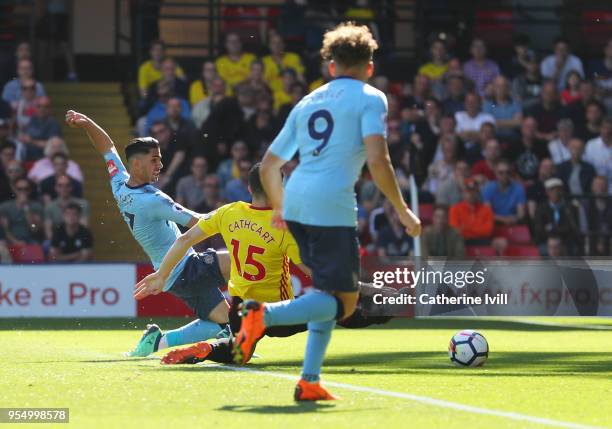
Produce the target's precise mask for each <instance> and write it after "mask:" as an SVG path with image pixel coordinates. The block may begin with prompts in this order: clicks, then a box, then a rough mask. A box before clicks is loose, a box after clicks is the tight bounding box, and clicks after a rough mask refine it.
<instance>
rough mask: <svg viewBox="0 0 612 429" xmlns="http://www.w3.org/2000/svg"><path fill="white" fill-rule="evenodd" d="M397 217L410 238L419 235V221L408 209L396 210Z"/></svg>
mask: <svg viewBox="0 0 612 429" xmlns="http://www.w3.org/2000/svg"><path fill="white" fill-rule="evenodd" d="M397 216H398V217H399V220H400V222H401V223H402V225H404V227H405V228H406V233H407V234H408V235H410V236H411V237H418V236H419V235H421V220H420V219H419V218H418V217H416V216H415V215H414V213H412V210H410V209H409V208H408V207H403V208H401V209H399V210H397Z"/></svg>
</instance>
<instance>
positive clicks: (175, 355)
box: [161, 341, 212, 365]
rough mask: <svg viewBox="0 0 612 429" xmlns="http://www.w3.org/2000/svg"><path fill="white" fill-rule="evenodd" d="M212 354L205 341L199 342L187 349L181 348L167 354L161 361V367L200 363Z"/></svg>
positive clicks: (210, 347) (209, 346)
mask: <svg viewBox="0 0 612 429" xmlns="http://www.w3.org/2000/svg"><path fill="white" fill-rule="evenodd" d="M210 352H212V346H211V345H210V344H209V343H207V342H206V341H200V342H199V343H195V344H192V345H190V346H189V347H181V348H178V349H174V350H172V351H171V352H169V353H167V354H166V356H164V357H163V358H162V360H161V363H162V365H176V364H180V363H198V362H202V361H203V360H204V359H206V357H207V356H208V355H209V354H210Z"/></svg>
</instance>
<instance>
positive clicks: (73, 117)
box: [66, 110, 89, 128]
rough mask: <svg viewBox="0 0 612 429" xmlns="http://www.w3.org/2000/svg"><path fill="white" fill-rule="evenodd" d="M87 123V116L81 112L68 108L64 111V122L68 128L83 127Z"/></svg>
mask: <svg viewBox="0 0 612 429" xmlns="http://www.w3.org/2000/svg"><path fill="white" fill-rule="evenodd" d="M88 123H89V118H88V117H87V116H85V115H83V114H82V113H79V112H75V111H74V110H68V111H67V112H66V124H68V126H69V127H70V128H83V127H84V126H85V125H87V124H88Z"/></svg>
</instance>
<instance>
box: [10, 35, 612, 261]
mask: <svg viewBox="0 0 612 429" xmlns="http://www.w3.org/2000/svg"><path fill="white" fill-rule="evenodd" d="M242 42H243V41H242V40H241V37H240V35H239V34H236V33H231V32H230V33H228V34H226V36H225V44H224V51H223V54H222V55H221V56H219V57H217V58H209V59H205V60H203V61H202V64H201V69H200V72H199V73H197V74H196V75H194V76H189V75H188V74H187V73H186V72H185V70H184V69H183V68H182V67H181V64H180V60H178V59H176V58H172V57H170V56H168V55H167V53H166V48H165V46H164V43H163V42H162V41H159V40H158V41H154V42H153V43H152V44H151V47H150V57H149V59H147V61H145V62H144V63H143V64H142V65H141V66H140V68H139V71H138V82H137V87H138V90H139V91H138V92H139V97H140V101H139V106H138V115H137V117H138V119H137V121H136V124H135V133H136V134H138V135H151V136H153V137H155V138H156V139H157V140H158V141H159V142H160V145H161V152H162V157H163V163H164V167H163V170H162V174H161V176H160V180H159V182H158V183H157V186H158V187H159V188H160V189H162V190H163V191H165V192H166V193H168V194H170V195H171V196H172V197H174V198H176V200H177V201H178V202H179V203H181V204H183V205H185V206H187V207H189V208H191V209H194V210H197V211H200V212H207V211H211V210H214V209H216V208H218V207H220V206H221V205H223V204H225V203H228V202H232V201H237V200H246V201H248V200H249V199H250V197H249V193H248V188H247V185H246V177H247V173H248V170H249V168H250V167H251V166H252V165H253V163H254V162H257V161H258V160H259V159H260V158H261V156H262V155H263V153H264V152H265V150H266V149H267V147H268V145H269V144H270V143H271V142H272V140H273V139H274V137H275V136H276V134H277V133H278V132H279V130H280V129H281V128H282V125H283V123H284V121H285V119H286V117H287V116H288V114H289V112H290V111H291V109H292V107H293V106H295V105H296V104H297V103H298V102H299V101H300V100H301V99H302V97H304V96H305V95H306V94H307V93H309V92H311V91H314V90H316V89H317V88H319V87H320V86H322V85H324V84H325V83H326V82H328V81H329V80H330V79H331V77H330V74H329V70H328V64H325V63H322V64H321V65H320V67H317V69H319V70H320V74H319V75H317V76H314V77H312V78H311V79H307V73H306V67H305V64H304V60H305V58H302V57H301V56H300V55H299V53H297V52H289V51H288V50H287V49H286V47H285V41H284V40H283V38H282V37H281V36H280V35H279V34H276V33H274V32H272V33H271V34H269V36H268V40H267V50H266V52H267V53H266V54H265V55H261V56H256V55H255V54H254V53H251V52H248V51H246V50H244V49H243V44H242ZM21 51H23V49H21ZM16 64H17V70H16V71H17V78H16V79H13V80H11V81H10V82H9V83H7V84H6V85H5V87H4V90H3V100H4V101H3V102H2V104H0V112H10V115H9V116H8V117H6V116H5V117H2V118H0V142H1V148H0V156H1V161H2V163H1V166H0V201H3V203H2V204H1V205H0V219H1V220H2V230H0V234H1V235H0V243H2V244H3V245H4V246H5V247H6V246H10V245H15V244H20V243H28V242H31V241H36V242H43V243H47V244H46V248H48V249H49V255H50V256H51V257H52V258H55V259H58V260H65V259H63V258H64V256H62V257H60V256H58V255H59V253H61V252H62V250H58V249H61V248H62V243H63V244H64V246H63V247H65V248H66V249H65V250H63V252H64V253H65V254H66V255H68V256H65V257H66V258H68V257H69V258H75V259H78V258H81V259H87V258H88V257H90V252H88V251H86V250H83V249H77V250H78V251H77V250H75V246H74V242H76V241H75V239H73V238H71V237H76V236H78V237H80V238H79V239H78V242H79V243H81V244H83V243H84V245H85V246H86V245H90V244H91V235H90V234H88V231H87V229H86V228H87V223H88V207H87V203H86V202H85V201H84V200H82V188H83V183H82V182H83V178H82V175H81V173H80V170H79V169H78V166H77V165H76V164H74V163H73V162H72V161H71V160H70V159H69V155H68V153H67V150H66V147H65V145H64V144H63V141H62V139H61V138H62V137H61V128H60V127H59V126H58V124H57V123H55V121H54V120H53V119H52V118H51V116H50V114H49V112H50V108H51V100H49V98H48V97H46V96H45V93H44V87H43V85H42V84H41V83H40V82H37V81H36V80H35V79H34V73H33V70H32V63H31V61H30V60H29V59H28V58H27V55H26V56H25V57H21V58H19V59H18V60H17V61H16ZM370 83H371V84H372V85H374V86H375V87H377V88H378V89H380V90H381V91H383V92H385V93H386V94H387V99H388V105H389V106H388V107H389V109H388V118H387V122H388V130H387V138H388V145H389V152H390V155H391V160H392V162H393V165H394V167H395V169H396V175H397V178H398V182H399V183H400V187H401V190H402V192H403V193H404V196H405V198H406V200H407V201H410V193H411V187H412V186H413V182H412V181H411V180H410V177H411V176H413V177H414V179H415V182H414V185H416V189H415V191H416V192H417V194H418V198H419V201H420V203H421V204H422V207H423V208H424V209H426V210H424V212H423V214H422V216H423V219H424V220H425V224H426V228H425V230H424V235H423V240H422V245H423V254H425V255H429V256H450V257H462V256H465V255H469V254H470V249H472V248H475V247H482V246H486V247H490V248H492V249H494V251H495V252H496V254H500V255H503V254H505V253H504V252H505V250H506V249H507V248H508V246H510V245H511V244H512V243H511V242H512V237H511V236H509V235H508V233H507V231H509V230H511V228H514V227H522V228H523V230H525V229H526V230H527V231H528V237H529V242H527V243H525V242H523V243H522V244H523V245H529V246H531V247H532V248H535V249H537V252H539V254H541V255H549V254H552V255H555V256H566V255H568V256H579V255H594V256H606V255H610V254H611V248H610V245H611V243H610V235H611V233H612V216H611V214H612V200H611V199H610V197H609V189H610V186H612V119H610V115H609V114H608V111H610V109H612V40H611V41H610V42H609V43H608V44H607V45H606V47H605V49H604V52H603V53H602V56H601V57H600V58H596V59H595V60H593V61H590V62H588V63H586V62H585V63H583V61H582V60H581V59H580V58H579V57H578V56H576V55H574V54H572V52H571V48H570V44H569V43H568V41H567V40H565V39H562V38H559V39H558V40H556V42H555V43H554V46H551V52H550V53H548V54H547V55H544V56H542V58H538V56H537V55H536V53H534V51H533V50H532V49H531V47H530V45H529V39H528V38H526V37H517V38H516V39H515V43H514V55H513V56H512V57H509V58H506V59H504V61H499V62H496V61H495V60H494V59H492V58H491V57H490V56H489V54H488V52H487V45H486V42H485V41H484V40H480V39H474V40H473V41H472V43H471V46H470V50H469V56H468V57H459V56H457V55H454V54H453V53H452V52H449V51H448V50H447V46H446V44H445V42H444V41H443V40H435V41H433V42H432V43H431V49H430V59H429V60H428V61H427V62H425V63H423V64H420V65H419V67H418V68H417V72H416V73H415V75H414V76H412V77H409V76H406V80H405V82H390V81H389V79H387V78H386V77H385V76H384V75H382V74H376V75H375V76H373V78H372V79H371V82H370ZM611 113H612V112H611ZM298 162H299V160H298V159H295V160H293V161H291V162H290V163H289V164H287V166H286V167H285V170H286V171H285V173H286V174H287V175H290V173H291V171H292V169H293V168H295V166H296V165H297V163H298ZM355 191H356V195H357V199H358V229H359V233H360V239H361V243H362V245H363V247H364V251H366V252H370V253H375V254H378V255H379V256H383V257H387V256H404V255H410V254H412V252H413V240H412V239H411V238H410V237H408V236H407V235H406V233H405V231H404V230H403V229H402V228H401V226H400V224H399V222H398V220H397V218H396V217H395V216H394V214H393V210H390V207H389V205H388V202H386V201H385V199H384V197H383V196H382V195H381V194H380V192H379V191H378V190H377V189H376V187H375V186H374V184H373V182H372V179H371V177H370V176H369V174H368V172H367V170H364V173H363V175H362V177H361V178H360V180H359V181H358V183H357V186H356V189H355ZM305 203H306V204H307V202H305ZM75 207H78V210H77V209H76V208H75ZM500 231H506V232H505V233H502V232H500ZM509 242H510V243H509ZM84 249H87V248H86V247H85V248H84ZM551 249H552V252H551ZM0 252H3V253H0V255H6V251H5V250H2V246H1V245H0Z"/></svg>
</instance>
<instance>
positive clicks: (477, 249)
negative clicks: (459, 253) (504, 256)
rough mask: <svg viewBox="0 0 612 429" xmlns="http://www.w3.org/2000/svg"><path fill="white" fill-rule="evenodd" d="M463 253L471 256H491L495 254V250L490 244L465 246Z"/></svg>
mask: <svg viewBox="0 0 612 429" xmlns="http://www.w3.org/2000/svg"><path fill="white" fill-rule="evenodd" d="M465 254H466V255H467V256H472V257H485V258H489V257H493V256H497V251H496V250H495V249H494V248H493V247H491V246H466V247H465Z"/></svg>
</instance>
